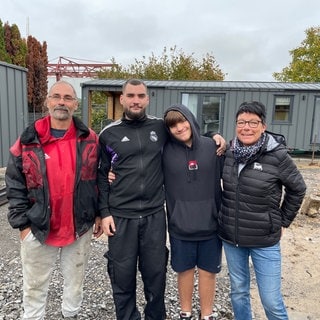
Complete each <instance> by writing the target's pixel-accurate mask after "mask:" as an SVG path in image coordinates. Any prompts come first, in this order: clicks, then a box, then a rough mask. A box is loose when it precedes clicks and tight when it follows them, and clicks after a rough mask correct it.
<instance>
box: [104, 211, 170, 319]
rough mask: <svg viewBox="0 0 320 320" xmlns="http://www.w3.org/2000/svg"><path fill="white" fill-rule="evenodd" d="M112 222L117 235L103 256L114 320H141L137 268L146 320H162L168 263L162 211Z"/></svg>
mask: <svg viewBox="0 0 320 320" xmlns="http://www.w3.org/2000/svg"><path fill="white" fill-rule="evenodd" d="M113 218H114V221H115V225H116V233H115V235H114V236H112V237H109V240H108V243H109V250H108V252H107V253H106V254H105V256H106V258H107V259H108V274H109V277H110V281H111V285H112V290H113V299H114V303H115V307H116V315H117V319H118V320H139V319H141V315H140V312H139V311H138V308H137V305H136V282H137V266H138V268H139V270H140V273H141V278H142V281H143V284H144V295H145V299H146V306H145V309H144V315H145V320H164V319H165V318H166V312H165V303H164V292H165V282H166V271H167V261H168V250H167V248H166V216H165V212H164V210H161V211H159V212H157V213H155V214H152V215H149V216H147V217H144V218H139V219H126V218H118V217H113Z"/></svg>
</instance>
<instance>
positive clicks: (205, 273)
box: [163, 105, 223, 320]
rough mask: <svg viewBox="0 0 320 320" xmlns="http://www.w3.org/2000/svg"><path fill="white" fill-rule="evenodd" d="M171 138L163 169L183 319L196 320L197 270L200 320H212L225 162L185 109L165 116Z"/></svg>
mask: <svg viewBox="0 0 320 320" xmlns="http://www.w3.org/2000/svg"><path fill="white" fill-rule="evenodd" d="M164 121H165V125H166V127H167V129H168V131H169V133H170V139H169V140H168V142H167V143H166V144H165V146H164V151H163V170H164V179H165V180H164V182H165V194H166V208H167V215H168V231H169V235H170V244H171V265H172V268H173V270H174V271H176V272H177V273H178V291H179V298H180V307H181V312H180V319H181V320H182V319H183V320H190V319H192V316H191V311H192V294H193V287H194V276H195V268H196V267H197V271H198V274H199V296H200V307H201V312H200V315H199V319H205V320H213V319H214V316H213V314H212V307H213V301H214V296H215V285H216V274H217V273H218V272H220V270H221V241H220V240H219V238H218V236H217V228H218V221H217V217H218V211H219V207H220V202H221V182H220V179H221V174H222V167H223V157H219V156H217V153H216V149H217V146H216V144H215V142H214V141H213V140H212V139H211V138H207V137H203V136H201V135H200V129H199V125H198V123H197V121H196V119H195V117H194V115H193V114H192V112H191V111H190V110H189V109H188V108H187V107H185V106H184V105H173V106H171V107H170V108H169V109H168V110H167V111H166V113H165V116H164Z"/></svg>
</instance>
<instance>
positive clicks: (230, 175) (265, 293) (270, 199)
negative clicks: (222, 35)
mask: <svg viewBox="0 0 320 320" xmlns="http://www.w3.org/2000/svg"><path fill="white" fill-rule="evenodd" d="M265 119H266V112H265V106H264V105H263V104H261V103H259V102H255V101H253V102H249V103H247V102H244V103H243V104H241V105H240V108H239V110H238V112H237V114H236V137H235V138H234V140H233V141H232V142H231V145H230V148H229V149H228V150H227V152H226V159H225V164H224V169H223V197H222V206H221V211H220V213H219V223H220V229H219V235H220V238H221V239H222V240H223V246H224V251H225V255H226V259H227V264H228V269H229V274H230V281H231V301H232V305H233V311H234V314H235V319H236V320H250V319H252V316H251V305H250V271H249V257H251V260H252V263H253V267H254V270H255V274H256V280H257V284H258V288H259V294H260V298H261V302H262V305H263V307H264V310H265V313H266V316H267V318H268V319H269V320H270V319H272V320H274V319H288V315H287V312H286V309H285V306H284V303H283V298H282V294H281V252H280V238H281V235H282V232H283V230H284V228H287V227H289V225H290V224H291V222H292V221H293V220H294V218H295V216H296V214H297V213H298V210H299V208H300V205H301V203H302V200H303V198H304V195H305V191H306V185H305V183H304V180H303V178H302V176H301V174H300V172H299V171H298V169H297V167H296V165H295V164H294V162H293V160H292V159H291V157H290V155H289V154H288V152H287V149H286V145H285V139H284V137H283V136H281V135H276V134H273V133H270V132H267V131H266V127H267V126H266V123H265Z"/></svg>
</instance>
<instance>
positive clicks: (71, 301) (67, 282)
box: [21, 230, 92, 320]
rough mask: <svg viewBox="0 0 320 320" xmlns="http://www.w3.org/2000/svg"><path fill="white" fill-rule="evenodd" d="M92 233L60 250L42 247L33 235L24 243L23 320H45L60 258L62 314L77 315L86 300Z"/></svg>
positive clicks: (22, 250) (30, 234) (22, 247)
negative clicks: (56, 266) (83, 299)
mask: <svg viewBox="0 0 320 320" xmlns="http://www.w3.org/2000/svg"><path fill="white" fill-rule="evenodd" d="M91 236H92V231H91V230H89V231H88V232H87V233H86V234H84V235H83V236H81V237H80V238H79V239H78V240H76V241H75V242H73V243H72V244H70V245H68V246H65V247H62V248H59V247H53V246H48V245H45V244H44V245H43V244H41V243H40V242H39V241H38V240H37V239H36V238H35V237H34V235H33V234H32V232H30V233H29V234H28V235H27V236H26V237H25V238H24V239H23V241H21V260H22V271H23V307H24V315H23V319H24V320H27V319H28V320H31V319H32V320H43V319H44V315H45V307H46V300H47V294H48V287H49V283H50V278H51V273H52V270H53V268H54V266H55V262H56V260H57V258H58V256H59V257H60V269H61V273H62V275H63V296H62V313H63V315H64V316H65V317H71V316H74V315H76V314H77V313H78V312H79V310H80V307H81V303H82V298H83V282H84V276H85V270H86V268H87V265H88V260H89V251H90V242H91Z"/></svg>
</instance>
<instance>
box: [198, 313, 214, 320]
mask: <svg viewBox="0 0 320 320" xmlns="http://www.w3.org/2000/svg"><path fill="white" fill-rule="evenodd" d="M215 319H216V318H215V317H214V315H213V314H210V315H209V316H206V318H201V313H199V320H215Z"/></svg>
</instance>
